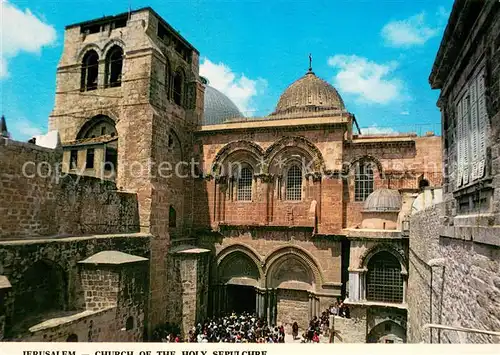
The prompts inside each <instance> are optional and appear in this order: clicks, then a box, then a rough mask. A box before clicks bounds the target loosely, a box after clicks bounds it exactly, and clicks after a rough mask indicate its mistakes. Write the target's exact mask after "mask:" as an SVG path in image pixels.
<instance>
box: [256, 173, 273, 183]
mask: <svg viewBox="0 0 500 355" xmlns="http://www.w3.org/2000/svg"><path fill="white" fill-rule="evenodd" d="M254 177H255V178H256V179H259V180H260V181H262V182H265V183H270V182H273V181H274V175H271V174H256V175H254Z"/></svg>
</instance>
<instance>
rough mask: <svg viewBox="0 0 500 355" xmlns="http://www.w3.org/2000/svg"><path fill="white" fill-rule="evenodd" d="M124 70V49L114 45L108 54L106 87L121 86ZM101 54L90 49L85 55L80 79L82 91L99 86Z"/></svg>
mask: <svg viewBox="0 0 500 355" xmlns="http://www.w3.org/2000/svg"><path fill="white" fill-rule="evenodd" d="M122 70H123V49H122V48H121V47H120V46H116V45H115V46H113V47H111V49H110V50H109V51H108V54H107V55H106V66H105V78H104V86H105V87H115V86H120V85H121V82H122ZM98 77H99V55H98V54H97V52H96V51H95V50H93V49H92V50H89V51H88V52H87V53H85V55H84V56H83V60H82V71H81V81H80V91H91V90H95V89H97V88H98Z"/></svg>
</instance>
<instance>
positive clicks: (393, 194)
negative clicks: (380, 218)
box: [363, 189, 401, 212]
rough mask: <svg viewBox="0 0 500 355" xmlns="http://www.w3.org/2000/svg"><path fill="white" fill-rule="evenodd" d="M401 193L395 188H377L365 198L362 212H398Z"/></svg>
mask: <svg viewBox="0 0 500 355" xmlns="http://www.w3.org/2000/svg"><path fill="white" fill-rule="evenodd" d="M400 209H401V195H400V194H399V192H398V191H397V190H391V189H378V190H375V191H373V192H372V193H371V194H370V195H369V196H368V197H367V198H366V200H365V206H364V210H363V211H364V212H399V210H400Z"/></svg>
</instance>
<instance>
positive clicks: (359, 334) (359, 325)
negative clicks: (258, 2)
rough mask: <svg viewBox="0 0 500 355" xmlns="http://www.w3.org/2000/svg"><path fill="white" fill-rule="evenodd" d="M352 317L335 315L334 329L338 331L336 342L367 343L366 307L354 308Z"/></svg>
mask: <svg viewBox="0 0 500 355" xmlns="http://www.w3.org/2000/svg"><path fill="white" fill-rule="evenodd" d="M350 312H351V314H350V315H351V318H342V317H334V322H333V329H334V330H335V331H336V332H338V336H335V337H334V343H366V309H364V308H359V307H357V308H353V309H351V310H350Z"/></svg>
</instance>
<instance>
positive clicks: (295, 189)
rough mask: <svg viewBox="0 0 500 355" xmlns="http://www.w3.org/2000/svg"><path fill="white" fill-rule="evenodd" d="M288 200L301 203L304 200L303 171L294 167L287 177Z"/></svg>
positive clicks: (290, 169)
mask: <svg viewBox="0 0 500 355" xmlns="http://www.w3.org/2000/svg"><path fill="white" fill-rule="evenodd" d="M285 196H286V199H287V200H289V201H300V200H301V199H302V169H301V168H300V166H299V165H292V166H291V167H290V168H289V169H288V172H287V175H286V195H285Z"/></svg>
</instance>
